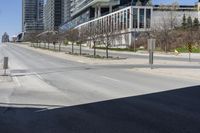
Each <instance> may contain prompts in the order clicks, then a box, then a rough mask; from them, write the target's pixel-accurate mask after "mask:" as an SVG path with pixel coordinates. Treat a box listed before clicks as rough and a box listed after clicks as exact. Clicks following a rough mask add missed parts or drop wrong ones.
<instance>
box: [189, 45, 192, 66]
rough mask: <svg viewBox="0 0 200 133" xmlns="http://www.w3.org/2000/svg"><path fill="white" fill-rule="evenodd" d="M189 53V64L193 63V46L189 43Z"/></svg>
mask: <svg viewBox="0 0 200 133" xmlns="http://www.w3.org/2000/svg"><path fill="white" fill-rule="evenodd" d="M188 51H189V62H191V53H192V44H191V43H188Z"/></svg>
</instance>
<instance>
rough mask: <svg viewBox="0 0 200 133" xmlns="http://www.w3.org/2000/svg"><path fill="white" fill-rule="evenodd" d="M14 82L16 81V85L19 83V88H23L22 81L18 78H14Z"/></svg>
mask: <svg viewBox="0 0 200 133" xmlns="http://www.w3.org/2000/svg"><path fill="white" fill-rule="evenodd" d="M14 80H15V81H16V83H17V85H18V87H21V86H22V85H21V83H20V81H19V80H18V78H17V77H14Z"/></svg>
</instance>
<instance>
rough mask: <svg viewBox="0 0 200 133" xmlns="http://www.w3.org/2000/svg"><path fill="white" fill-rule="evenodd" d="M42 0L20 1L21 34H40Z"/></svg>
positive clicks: (41, 27)
mask: <svg viewBox="0 0 200 133" xmlns="http://www.w3.org/2000/svg"><path fill="white" fill-rule="evenodd" d="M43 5H44V0H22V32H26V33H30V32H40V31H43V30H44V25H43Z"/></svg>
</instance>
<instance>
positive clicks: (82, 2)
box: [61, 0, 151, 29]
mask: <svg viewBox="0 0 200 133" xmlns="http://www.w3.org/2000/svg"><path fill="white" fill-rule="evenodd" d="M65 1H66V4H65V6H64V7H65V9H66V10H67V11H68V12H67V11H66V12H65V13H68V14H66V16H67V17H66V16H65V18H66V19H65V24H64V25H63V26H62V27H61V29H70V28H72V27H76V26H78V25H80V24H82V23H84V22H87V21H90V20H92V19H94V18H98V17H101V16H103V15H106V14H109V13H111V12H113V11H117V10H120V9H123V8H125V7H127V6H131V5H132V6H136V5H137V6H146V5H149V4H150V3H151V0H65ZM69 10H70V11H69Z"/></svg>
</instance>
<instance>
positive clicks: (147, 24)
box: [146, 9, 151, 28]
mask: <svg viewBox="0 0 200 133" xmlns="http://www.w3.org/2000/svg"><path fill="white" fill-rule="evenodd" d="M146 16H147V17H146V20H147V21H146V22H147V23H146V27H147V28H150V27H151V9H147V10H146Z"/></svg>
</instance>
